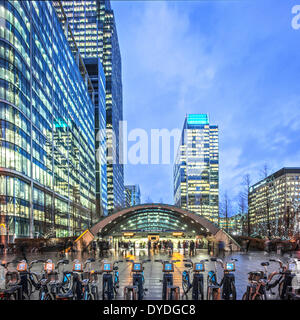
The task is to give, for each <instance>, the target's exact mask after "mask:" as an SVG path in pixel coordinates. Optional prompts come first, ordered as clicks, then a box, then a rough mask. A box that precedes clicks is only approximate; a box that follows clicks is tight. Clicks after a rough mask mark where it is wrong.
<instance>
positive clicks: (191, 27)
mask: <svg viewBox="0 0 300 320" xmlns="http://www.w3.org/2000/svg"><path fill="white" fill-rule="evenodd" d="M296 4H300V0H299V1H298V3H297V1H296V0H272V1H271V0H249V1H243V0H240V1H238V0H236V1H226V0H223V1H220V0H219V1H212V0H211V1H200V0H199V1H112V7H113V9H114V12H115V16H116V22H117V30H118V36H119V43H120V49H121V55H122V72H123V98H124V105H123V110H124V120H127V121H128V130H131V129H135V128H141V129H144V130H146V131H147V132H150V130H151V129H163V128H166V129H169V130H172V129H174V128H179V129H182V127H183V122H184V118H185V115H186V114H187V113H208V114H209V116H210V121H211V123H212V124H216V125H218V126H219V130H220V198H222V195H223V194H224V192H225V191H227V193H228V195H229V197H230V198H231V199H232V201H233V202H234V201H235V200H236V199H237V196H238V194H239V192H240V191H241V189H242V185H241V184H242V179H243V176H244V175H245V174H250V176H251V180H252V182H253V183H255V182H257V181H258V180H260V179H261V177H262V175H261V171H262V169H263V167H264V165H265V164H267V165H268V167H269V172H270V173H271V172H273V171H276V170H279V169H281V168H282V167H289V166H300V148H299V146H300V135H299V131H300V29H299V30H295V29H293V28H292V25H291V22H292V19H293V14H292V8H293V6H294V5H296ZM129 147H130V144H129ZM172 162H173V160H172ZM125 183H126V184H139V185H140V187H141V193H142V201H143V202H147V200H149V199H151V200H152V201H153V202H161V201H163V202H164V203H169V204H173V164H171V165H127V166H126V167H125ZM233 207H234V205H233ZM233 211H234V210H233Z"/></svg>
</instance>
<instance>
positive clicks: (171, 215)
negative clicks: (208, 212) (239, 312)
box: [75, 204, 239, 251]
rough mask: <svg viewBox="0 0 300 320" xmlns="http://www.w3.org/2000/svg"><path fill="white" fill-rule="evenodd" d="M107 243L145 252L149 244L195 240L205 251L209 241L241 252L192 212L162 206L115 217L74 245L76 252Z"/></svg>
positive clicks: (135, 209)
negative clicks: (95, 242)
mask: <svg viewBox="0 0 300 320" xmlns="http://www.w3.org/2000/svg"><path fill="white" fill-rule="evenodd" d="M97 239H104V240H108V241H109V242H110V243H111V245H112V246H113V247H116V246H117V245H118V244H120V242H129V241H130V242H131V243H134V245H135V246H136V248H145V247H147V244H148V242H149V241H151V242H158V241H167V240H171V241H172V242H173V244H174V246H176V245H178V242H179V241H180V242H181V243H182V241H185V240H188V241H190V240H193V241H195V242H196V243H197V244H199V245H200V246H202V247H203V248H205V247H206V245H207V241H215V242H218V241H223V242H224V243H225V245H227V246H228V245H229V243H230V245H231V248H232V250H235V251H238V250H239V245H238V244H237V243H236V242H235V241H234V240H233V239H232V238H231V237H230V236H229V235H228V234H227V233H226V232H225V231H224V230H222V229H220V228H219V227H218V226H217V225H215V224H214V223H212V222H210V221H209V220H207V219H206V218H204V217H202V216H200V215H197V214H195V213H193V212H190V211H187V210H184V209H181V208H177V207H175V206H171V205H163V204H145V205H139V206H135V207H131V208H127V209H124V210H121V211H119V212H117V213H114V214H112V215H110V216H108V217H106V218H104V219H103V220H101V221H100V222H99V223H97V224H96V225H94V226H93V227H92V228H91V229H89V230H86V231H85V232H84V233H83V234H82V235H81V236H80V237H79V238H78V239H77V240H76V242H75V244H76V247H77V250H83V249H84V248H86V247H87V246H88V245H89V244H90V243H91V242H92V241H93V240H97Z"/></svg>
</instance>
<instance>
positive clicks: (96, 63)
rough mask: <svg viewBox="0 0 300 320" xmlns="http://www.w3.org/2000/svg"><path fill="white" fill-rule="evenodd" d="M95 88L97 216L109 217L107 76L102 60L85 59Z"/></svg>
mask: <svg viewBox="0 0 300 320" xmlns="http://www.w3.org/2000/svg"><path fill="white" fill-rule="evenodd" d="M84 64H85V66H86V69H87V72H88V74H89V77H90V79H91V82H92V85H93V88H94V96H93V97H94V99H93V100H94V104H95V138H96V140H95V147H96V216H97V219H99V218H101V217H103V216H107V214H108V211H107V163H106V109H105V75H104V70H103V67H102V63H101V61H100V58H87V59H84Z"/></svg>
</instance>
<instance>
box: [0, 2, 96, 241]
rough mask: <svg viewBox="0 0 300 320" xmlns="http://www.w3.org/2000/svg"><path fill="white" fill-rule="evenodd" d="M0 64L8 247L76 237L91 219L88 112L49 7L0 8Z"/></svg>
mask: <svg viewBox="0 0 300 320" xmlns="http://www.w3.org/2000/svg"><path fill="white" fill-rule="evenodd" d="M0 64H1V66H0V210H1V212H0V219H1V221H0V222H1V225H2V226H4V227H5V233H6V235H7V236H8V238H9V239H10V241H11V240H12V238H14V237H18V238H20V237H33V236H45V235H46V234H47V233H48V234H49V232H51V233H52V236H57V237H62V236H72V235H76V234H80V233H81V232H82V230H84V229H86V228H87V227H89V226H90V225H91V223H92V222H93V221H92V220H93V217H94V214H95V196H96V190H95V189H96V188H95V118H94V104H93V102H92V99H91V97H90V95H89V92H88V87H87V84H89V83H90V80H89V79H88V78H87V76H86V77H85V79H83V78H82V74H81V72H80V69H81V70H82V69H84V66H83V65H81V67H80V69H79V67H78V64H77V61H76V59H75V58H74V56H73V54H72V52H71V50H70V47H69V44H68V41H67V38H66V37H65V33H64V30H63V28H62V26H61V24H60V22H59V20H58V19H57V16H56V13H55V10H54V8H53V6H52V3H51V2H50V1H0ZM84 80H85V81H84ZM89 88H90V86H89ZM90 90H91V88H90Z"/></svg>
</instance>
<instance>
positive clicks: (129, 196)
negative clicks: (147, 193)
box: [125, 184, 141, 208]
mask: <svg viewBox="0 0 300 320" xmlns="http://www.w3.org/2000/svg"><path fill="white" fill-rule="evenodd" d="M125 203H126V208H130V207H134V206H137V205H139V204H141V191H140V186H139V185H138V184H136V185H133V186H125Z"/></svg>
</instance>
